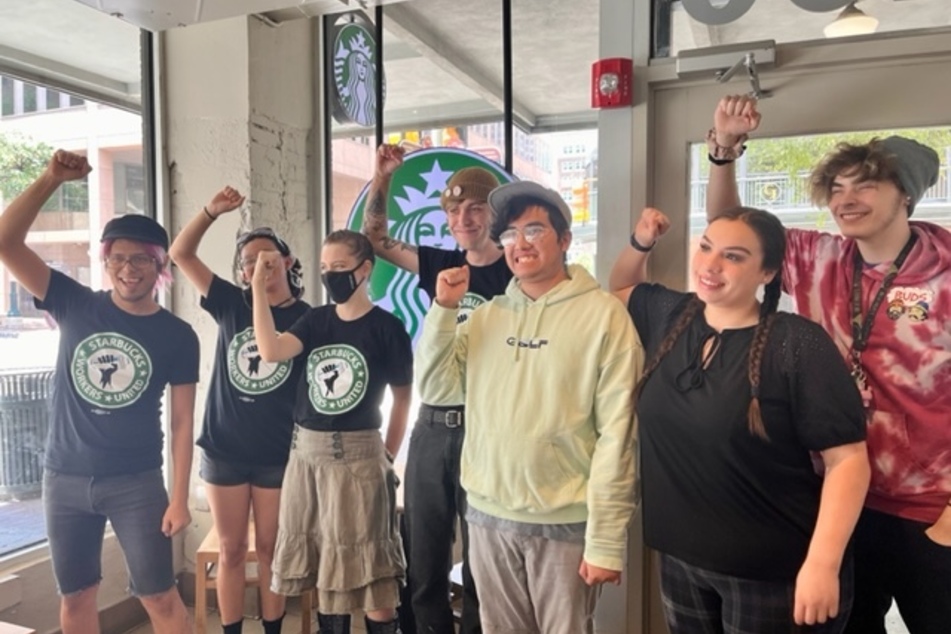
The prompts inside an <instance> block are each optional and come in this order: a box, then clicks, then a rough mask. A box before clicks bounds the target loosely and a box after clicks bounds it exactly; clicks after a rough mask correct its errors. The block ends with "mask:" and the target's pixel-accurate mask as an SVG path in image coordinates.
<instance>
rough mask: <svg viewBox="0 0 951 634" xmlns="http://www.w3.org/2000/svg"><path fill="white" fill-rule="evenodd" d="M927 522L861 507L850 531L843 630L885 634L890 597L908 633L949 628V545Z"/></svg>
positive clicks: (935, 633) (940, 632)
mask: <svg viewBox="0 0 951 634" xmlns="http://www.w3.org/2000/svg"><path fill="white" fill-rule="evenodd" d="M926 528H928V525H927V524H922V523H921V522H915V521H912V520H906V519H902V518H900V517H896V516H894V515H886V514H885V513H879V512H877V511H871V510H869V509H865V510H864V511H862V516H861V517H860V518H859V523H858V526H857V527H856V529H855V603H854V605H853V607H852V616H851V617H850V619H849V624H848V627H847V628H846V630H845V632H846V634H885V632H886V630H885V614H886V613H887V612H888V610H889V608H890V607H891V604H892V600H893V599H894V600H895V602H896V603H897V604H898V611H899V612H900V613H901V617H902V620H903V621H904V622H905V625H906V626H907V627H908V631H909V632H910V633H911V634H948V632H951V548H949V547H946V546H941V545H939V544H936V543H935V542H933V541H931V539H929V538H928V536H927V535H925V529H926Z"/></svg>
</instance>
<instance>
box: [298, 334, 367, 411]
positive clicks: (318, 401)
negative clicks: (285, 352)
mask: <svg viewBox="0 0 951 634" xmlns="http://www.w3.org/2000/svg"><path fill="white" fill-rule="evenodd" d="M369 378H370V370H369V368H367V362H366V359H365V358H364V357H363V355H362V354H361V353H360V351H359V350H357V349H356V348H354V347H353V346H347V345H342V344H338V345H330V346H324V347H322V348H316V349H315V350H313V351H311V353H310V354H309V355H308V356H307V386H308V389H307V395H308V396H309V397H310V403H311V405H313V406H314V409H315V410H317V411H318V412H319V413H321V414H325V415H327V416H333V415H334V414H343V413H344V412H349V411H350V410H352V409H353V408H354V407H356V406H357V405H359V404H360V402H361V401H362V400H363V397H364V396H365V395H366V393H367V382H368V381H369Z"/></svg>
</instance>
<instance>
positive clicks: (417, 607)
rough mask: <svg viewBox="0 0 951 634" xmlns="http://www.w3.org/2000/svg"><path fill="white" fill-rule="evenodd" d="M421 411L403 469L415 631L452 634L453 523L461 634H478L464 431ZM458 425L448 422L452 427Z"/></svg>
mask: <svg viewBox="0 0 951 634" xmlns="http://www.w3.org/2000/svg"><path fill="white" fill-rule="evenodd" d="M432 412H433V408H430V407H428V406H426V405H423V406H422V407H421V408H420V417H419V420H418V421H417V422H416V425H415V427H414V428H413V433H412V436H411V437H410V443H409V456H408V458H407V463H406V483H405V484H406V491H405V497H404V502H405V516H406V529H407V543H408V552H407V562H408V566H407V571H408V573H409V574H408V577H409V591H410V594H411V596H412V607H413V613H414V615H415V617H416V630H417V632H419V634H454V632H455V626H454V624H453V616H452V608H451V606H450V605H449V572H450V570H451V569H452V544H453V541H454V539H455V523H456V520H457V518H458V520H459V523H460V529H461V530H460V532H461V534H462V556H463V572H462V576H463V602H462V623H461V633H462V634H480V633H481V632H482V626H481V624H480V622H479V599H478V597H477V595H476V589H475V583H474V582H473V580H472V575H471V574H470V572H469V563H468V560H469V528H468V526H467V524H466V521H465V513H466V494H465V491H463V489H462V487H461V486H460V485H459V458H460V454H461V452H462V441H463V437H464V434H465V432H464V428H463V427H462V426H456V427H450V426H447V424H446V422H445V421H441V422H438V421H434V420H432V417H431V414H432ZM457 422H458V421H452V424H457Z"/></svg>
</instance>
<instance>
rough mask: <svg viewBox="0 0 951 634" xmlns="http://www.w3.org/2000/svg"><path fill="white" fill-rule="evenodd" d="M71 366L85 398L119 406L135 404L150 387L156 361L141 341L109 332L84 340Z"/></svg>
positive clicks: (116, 407)
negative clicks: (153, 361)
mask: <svg viewBox="0 0 951 634" xmlns="http://www.w3.org/2000/svg"><path fill="white" fill-rule="evenodd" d="M69 369H70V374H71V375H72V378H73V385H75V386H76V390H77V391H78V392H79V395H80V396H81V397H83V398H84V399H85V400H87V401H89V402H90V403H92V404H93V405H96V406H98V407H102V408H105V409H118V408H120V407H126V406H127V405H131V404H132V403H135V402H136V401H137V400H138V399H139V397H140V396H142V393H143V392H144V391H145V390H146V388H147V387H148V386H149V379H150V378H151V377H152V360H151V359H150V358H149V355H148V353H147V352H146V351H145V349H144V348H143V347H142V346H141V345H139V343H138V342H137V341H135V340H133V339H129V338H128V337H126V336H125V335H120V334H119V333H116V332H106V333H99V334H96V335H92V336H91V337H86V338H85V339H83V340H82V341H81V342H80V343H79V345H78V346H76V350H75V351H74V352H73V361H72V363H71V364H70V368H69Z"/></svg>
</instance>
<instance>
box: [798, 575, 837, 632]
mask: <svg viewBox="0 0 951 634" xmlns="http://www.w3.org/2000/svg"><path fill="white" fill-rule="evenodd" d="M838 614H839V571H838V569H837V568H835V567H833V566H829V565H821V564H813V563H810V561H809V560H808V559H807V560H806V562H805V563H804V564H803V565H802V568H800V569H799V575H798V576H797V577H796V594H795V603H794V607H793V620H795V621H796V625H814V624H816V623H825V622H826V621H828V620H829V619H833V618H835V617H836V616H838Z"/></svg>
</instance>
